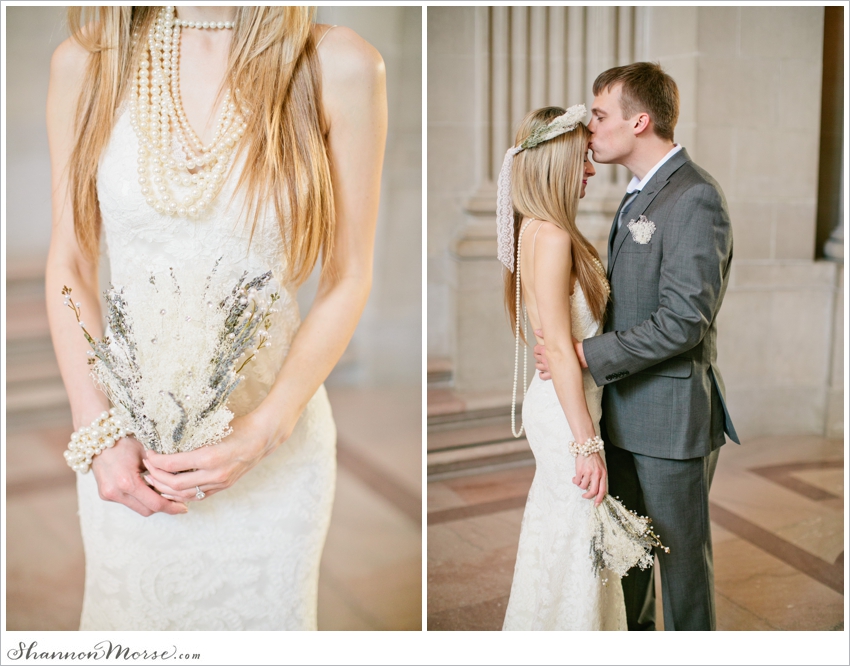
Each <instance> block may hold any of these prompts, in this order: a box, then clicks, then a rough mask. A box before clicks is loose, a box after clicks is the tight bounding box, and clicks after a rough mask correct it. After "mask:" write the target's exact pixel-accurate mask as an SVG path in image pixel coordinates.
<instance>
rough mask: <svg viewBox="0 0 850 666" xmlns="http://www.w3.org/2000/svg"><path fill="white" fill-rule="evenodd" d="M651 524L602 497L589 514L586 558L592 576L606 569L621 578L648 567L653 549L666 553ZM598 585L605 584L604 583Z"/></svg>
mask: <svg viewBox="0 0 850 666" xmlns="http://www.w3.org/2000/svg"><path fill="white" fill-rule="evenodd" d="M651 523H652V521H651V520H650V519H649V518H647V517H646V516H639V515H638V514H636V513H635V512H634V511H630V510H629V509H627V508H626V507H625V506H624V505H623V503H622V502H620V500H619V498H616V497H611V495H606V496H605V499H604V500H602V503H601V504H599V506H596V507H594V512H593V534H592V536H591V539H590V558H591V561H592V562H593V572H594V574H596V576H597V577H601V574H602V570H603V569H608V570H609V571H611V572H613V573H615V574H616V575H618V576H620V577H622V576H625V575H627V572H628V570H629V569H631V568H632V567H635V566H637V567H640V568H641V569H646V568H648V567H651V566H652V562H653V554H652V550H653V548H660V549H661V550H663V551H664V552H666V553H669V552H670V549H669V548H667V547H666V546H665V545H664V544H662V543H661V539H660V538H659V537H658V535H657V534H655V532H653V531H652V529H651V527H650V525H651ZM602 582H603V584H605V583H607V579H603V581H602Z"/></svg>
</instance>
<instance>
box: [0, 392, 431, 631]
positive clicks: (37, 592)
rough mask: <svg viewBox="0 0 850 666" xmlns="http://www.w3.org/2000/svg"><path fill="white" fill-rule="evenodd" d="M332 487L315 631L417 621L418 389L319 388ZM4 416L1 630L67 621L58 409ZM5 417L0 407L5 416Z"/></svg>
mask: <svg viewBox="0 0 850 666" xmlns="http://www.w3.org/2000/svg"><path fill="white" fill-rule="evenodd" d="M329 393H330V396H331V403H332V405H333V409H334V415H335V418H336V421H337V426H338V430H339V444H338V462H339V472H338V486H337V492H336V500H335V504H334V513H333V518H332V521H331V527H330V532H329V535H328V540H327V544H326V547H325V551H324V556H323V559H322V568H321V576H320V585H319V628H320V629H329V630H370V629H371V630H419V629H421V626H422V621H421V615H422V591H421V587H422V543H421V541H422V539H421V537H422V528H421V523H422V510H421V485H422V482H421V469H422V454H421V440H422V435H421V388H420V387H419V386H413V387H392V388H382V389H355V388H344V387H336V388H329ZM61 414H62V413H61V410H59V411H55V410H54V413H53V415H52V416H51V418H50V419H42V418H38V417H37V416H34V417H32V418H29V419H27V418H23V417H20V416H18V417H16V418H15V419H14V424H11V425H10V423H9V422H8V421H7V423H6V426H7V428H6V465H5V473H6V482H7V486H6V544H7V547H6V557H5V563H6V618H5V620H6V629H7V630H41V631H45V630H47V631H50V630H74V629H76V628H77V626H78V623H79V616H80V608H81V605H82V591H83V570H84V569H83V552H82V542H81V539H80V531H79V524H78V522H77V516H76V511H77V506H76V504H77V500H76V491H75V487H74V474H73V473H72V472H71V471H70V470H69V469H68V468H67V466H66V465H65V461H64V459H63V458H62V451H63V450H64V449H65V447H66V445H67V441H68V436H69V435H70V432H71V427H70V423H69V421H68V419H67V416H65V417H64V418H63V417H62V415H61ZM7 416H8V415H7Z"/></svg>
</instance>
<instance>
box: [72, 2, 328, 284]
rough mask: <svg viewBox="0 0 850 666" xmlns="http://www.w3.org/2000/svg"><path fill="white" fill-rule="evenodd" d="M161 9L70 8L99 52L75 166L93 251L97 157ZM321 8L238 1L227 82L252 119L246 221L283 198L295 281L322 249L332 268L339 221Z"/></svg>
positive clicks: (278, 209)
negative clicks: (315, 29) (318, 40)
mask: <svg viewBox="0 0 850 666" xmlns="http://www.w3.org/2000/svg"><path fill="white" fill-rule="evenodd" d="M159 11H160V8H159V7H126V6H125V7H114V6H113V7H71V8H69V10H68V24H69V28H70V31H71V36H72V37H73V38H74V39H75V40H76V41H77V42H79V43H80V44H81V45H82V46H83V47H84V48H85V49H86V50H88V51H89V53H90V56H89V59H88V66H87V71H86V76H85V83H84V87H83V90H82V93H81V94H80V99H79V102H78V105H77V113H76V132H77V139H76V143H75V146H74V150H73V153H72V155H71V159H70V165H69V178H70V190H71V201H72V208H73V213H74V230H75V233H76V237H77V241H78V242H79V244H80V247H81V248H82V250H83V252H84V253H85V254H86V255H87V256H88V257H89V258H95V257H96V256H97V253H98V246H99V238H100V227H101V217H100V207H99V205H98V198H97V168H98V162H99V160H100V157H101V154H102V152H103V150H104V149H105V147H106V144H107V142H108V141H109V136H110V134H111V133H112V127H113V125H114V123H115V120H116V115H117V110H118V107H119V105H120V103H121V102H122V100H123V98H124V96H125V95H126V94H127V91H128V89H129V86H130V84H131V82H132V80H133V75H134V71H135V67H136V66H137V63H138V58H139V54H140V53H141V49H142V48H144V47H145V40H144V39H137V38H136V37H137V36H139V35H141V36H144V35H146V34H147V32H148V28H149V26H150V25H151V23H152V22H153V21H155V20H156V18H157V15H158V13H159ZM314 14H315V10H314V9H313V8H309V7H238V8H237V10H236V19H235V27H234V34H233V39H232V41H231V46H230V54H229V57H228V68H227V69H228V73H227V76H226V80H225V81H224V84H223V85H224V86H227V87H229V88H230V90H231V91H232V96H233V99H234V101H235V102H236V104H237V105H238V107H239V108H240V109H242V111H243V116H244V117H245V119H246V121H247V124H248V126H247V128H246V130H245V135H244V136H243V138H242V141H241V143H240V145H239V151H240V152H241V151H247V155H248V157H249V159H247V160H246V161H245V168H244V170H243V171H242V173H241V175H240V177H239V180H238V182H237V190H241V189H243V188H244V190H245V192H246V195H247V196H246V198H245V201H246V208H245V211H244V212H245V215H246V219H247V220H250V221H251V223H252V230H253V229H255V228H256V224H257V222H258V220H259V219H260V216H261V215H262V212H263V209H264V207H265V206H266V205H268V203H271V204H272V205H273V206H274V211H275V213H276V215H277V218H278V220H279V221H280V225H281V234H282V235H283V236H284V238H285V239H286V242H285V243H284V247H285V253H286V260H287V262H288V265H289V268H290V277H291V279H292V280H293V281H294V282H295V283H296V284H299V283H301V282H303V281H304V280H306V279H307V277H308V276H309V275H310V272H311V271H312V269H313V266H314V265H315V264H316V261H317V260H318V258H319V256H320V254H322V255H323V256H324V261H323V265H324V268H323V270H325V269H327V267H328V266H329V262H328V258H329V256H330V253H331V251H332V247H333V238H334V227H335V212H334V202H333V186H332V182H331V166H330V159H329V156H328V145H327V134H328V128H327V127H326V123H325V119H324V115H323V113H322V104H321V73H320V69H319V60H318V55H317V53H316V44H315V41H314V39H313V33H312V25H313V16H314ZM237 90H239V91H240V92H239V93H237V92H236V91H237ZM252 233H253V232H252Z"/></svg>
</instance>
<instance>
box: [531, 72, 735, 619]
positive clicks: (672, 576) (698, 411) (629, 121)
mask: <svg viewBox="0 0 850 666" xmlns="http://www.w3.org/2000/svg"><path fill="white" fill-rule="evenodd" d="M593 94H594V95H595V98H594V100H593V108H592V109H591V115H592V118H591V121H590V123H589V124H588V129H590V131H591V132H592V133H593V135H592V137H591V140H590V148H591V150H592V151H593V159H594V160H595V161H596V162H601V163H603V164H622V165H623V166H625V167H626V168H628V169H629V171H631V172H632V174H633V175H634V177H633V178H632V181H631V183H630V184H629V186H628V188H627V190H626V195H625V196H624V197H623V201H622V202H621V204H620V208H619V209H618V211H617V215H616V217H615V218H614V222H613V224H612V226H611V233H610V236H609V238H608V279H609V281H610V283H611V301H610V303H609V306H608V312H607V321H606V322H605V329H604V331H605V332H604V333H603V334H602V335H600V336H598V337H594V338H588V339H586V340H585V341H584V342H583V343H577V344H576V351H577V353H578V356H579V360H580V362H581V363H582V366H583V367H586V368H589V370H590V373H591V375H592V376H593V379H594V380H595V381H596V384H597V385H599V386H605V391H604V393H603V398H602V410H603V411H602V424H601V428H602V437H603V439H604V440H605V443H606V446H605V454H606V458H607V461H608V474H609V491H610V493H611V494H612V495H614V496H618V497H619V498H620V499H621V500H622V501H623V502H624V503H625V504H626V506H627V507H628V508H630V509H632V510H635V511H637V512H638V513H639V514H641V515H649V516H650V517H651V518H652V520H653V523H654V531H655V532H656V533H657V534H658V535H659V536H660V537H661V539H662V541H663V542H664V545H665V546H668V547H669V548H670V552H669V553H663V552H662V553H659V564H660V566H661V586H662V601H663V605H664V628H665V629H666V630H699V629H702V630H708V629H714V628H715V610H714V571H713V561H712V549H711V529H710V524H709V515H708V490H709V487H710V486H711V480H712V477H713V475H714V469H715V466H716V464H717V456H718V453H719V449H720V447H721V446H722V445H723V444H724V443H725V441H726V440H725V436H724V432H725V433H727V434H728V435H729V437H730V439H732V440H733V441H735V442H737V443H740V442H738V437H737V434H736V433H735V429H734V427H733V425H732V421H731V419H730V418H729V413H728V411H727V410H726V405H725V398H724V393H725V390H724V387H723V380H722V378H721V376H720V372H719V370H718V368H717V363H716V359H717V313H718V311H719V309H720V304H721V303H722V302H723V295H724V293H725V292H726V285H727V282H728V279H729V266H730V263H731V259H732V229H731V227H730V222H729V211H728V210H727V207H726V200H725V199H724V197H723V193H722V191H721V190H720V186H719V185H718V184H717V182H716V181H715V180H714V179H713V178H712V177H711V176H710V175H709V174H708V173H706V172H705V171H704V170H703V169H701V168H700V167H698V166H697V165H696V164H694V163H693V162H692V161H691V159H690V157H688V153H687V152H686V151H685V150H684V149H683V148H682V147H681V146H679V145H677V144H675V143H674V142H673V129H674V128H675V126H676V120H677V119H678V116H679V91H678V88H677V86H676V82H675V81H673V79H672V78H671V77H670V76H669V75H668V74H666V73H665V72H664V71H663V70H662V69H661V67H660V66H658V65H656V64H653V63H646V62H638V63H633V64H631V65H627V66H624V67H614V68H612V69H609V70H607V71H605V72H603V73H602V74H600V75H599V76H598V77H597V78H596V81H595V82H594V84H593ZM535 352H536V356H537V358H538V366H537V367H538V369H540V370H542V371H543V372H544V373H545V372H546V370H547V368H546V364H545V357H544V354H543V347H538V348H537V349H535ZM543 376H544V378H545V377H546V375H545V374H543ZM622 584H623V592H624V595H625V600H626V614H627V618H628V624H629V629H630V630H653V629H655V587H654V573H653V570H652V569H649V570H648V571H640V570H638V569H635V570H632V571H631V572H629V575H628V576H627V577H625V578H623V579H622Z"/></svg>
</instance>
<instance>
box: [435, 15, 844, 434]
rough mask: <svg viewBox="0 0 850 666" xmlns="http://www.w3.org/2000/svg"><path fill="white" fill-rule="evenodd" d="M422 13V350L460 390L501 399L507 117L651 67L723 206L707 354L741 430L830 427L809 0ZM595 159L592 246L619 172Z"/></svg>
mask: <svg viewBox="0 0 850 666" xmlns="http://www.w3.org/2000/svg"><path fill="white" fill-rule="evenodd" d="M428 21H429V30H428V40H429V50H428V60H429V76H428V104H429V116H428V119H429V120H428V122H429V131H428V202H429V206H428V269H429V271H428V296H429V304H428V353H429V357H432V358H447V359H449V360H450V362H451V364H452V367H453V372H454V386H455V389H456V390H458V391H460V392H466V393H470V392H471V393H477V394H483V393H488V392H489V393H490V394H492V396H493V401H494V402H499V401H502V402H507V401H509V399H510V396H509V391H510V387H511V380H512V373H513V340H512V331H511V329H510V327H509V324H508V321H507V318H506V316H505V314H504V308H503V305H502V279H501V271H500V266H499V264H498V262H497V261H496V259H495V215H494V210H495V185H494V177H495V174H497V172H498V168H499V166H500V165H501V161H502V158H503V156H504V151H505V150H506V148H507V147H508V146H510V145H511V144H512V143H513V141H512V139H513V132H514V129H515V127H516V125H517V122H518V121H519V119H520V118H521V117H522V116H523V115H524V114H525V113H526V112H527V111H528V110H531V109H533V108H537V107H539V106H542V105H547V104H557V105H559V106H567V105H570V104H575V103H578V102H584V103H585V104H587V106H588V107H590V103H591V102H592V99H593V97H592V94H591V89H590V88H591V85H592V82H593V79H594V78H595V76H596V75H597V74H598V73H599V72H601V71H603V70H604V69H606V68H607V67H610V66H612V65H615V64H620V63H625V62H630V61H635V60H654V61H658V62H660V63H661V65H662V66H663V67H664V68H665V69H666V71H668V72H669V73H670V74H671V75H672V76H673V77H674V78H675V79H676V81H677V83H678V85H679V90H680V96H681V111H680V119H679V124H678V126H677V128H676V141H677V142H679V143H681V144H683V145H684V146H685V147H686V148H687V149H688V152H689V153H690V155H691V157H692V158H693V159H694V160H695V161H696V162H697V163H699V164H700V165H701V166H703V167H704V168H706V169H707V170H708V171H709V172H710V173H712V175H714V177H715V178H717V180H718V181H719V182H720V184H721V186H722V188H723V190H724V192H725V195H726V198H727V201H728V203H729V207H730V211H731V214H732V222H733V229H734V239H735V240H734V242H735V246H734V247H735V249H734V260H733V273H732V277H731V281H730V286H729V290H728V292H727V296H726V300H725V302H724V305H723V309H722V310H721V313H720V318H719V326H720V336H719V337H720V342H719V345H720V346H719V358H718V361H719V365H720V368H721V370H722V371H723V372H724V375H725V379H726V386H727V389H728V392H729V403H730V410H731V412H732V416H733V418H734V419H735V422H736V426H737V427H738V431H739V433H742V434H743V435H744V436H754V435H759V434H769V433H777V432H784V433H788V432H800V433H823V432H826V431H828V432H830V433H831V434H835V432H836V427H837V428H838V429H839V431H840V429H841V428H842V420H841V419H840V418H838V416H837V415H840V414H839V412H837V411H836V409H837V408H836V405H837V404H838V403H837V401H838V400H839V399H841V400H843V390H841V389H840V387H839V385H840V384H841V377H836V375H837V374H838V375H841V374H842V373H840V372H839V371H838V370H837V368H839V367H841V358H842V357H841V355H840V354H839V355H838V357H836V352H835V349H840V344H838V342H839V341H840V339H841V338H842V336H843V321H842V319H841V313H840V307H839V305H840V302H841V297H842V294H843V289H842V285H843V270H841V265H840V264H837V263H835V262H823V261H815V260H814V257H815V213H816V208H817V163H818V149H819V138H820V128H819V125H820V98H821V94H820V93H821V67H822V58H823V53H822V43H823V42H822V40H823V8H822V7H636V8H629V7H557V8H556V7H490V8H488V7H477V8H449V7H431V8H429V10H428ZM601 166H602V168H600V169H599V175H598V176H597V177H596V178H594V179H593V180H592V181H591V182H590V184H589V186H588V195H587V197H586V198H585V199H584V200H582V203H581V206H580V218H579V225H580V227H581V228H582V231H583V232H584V233H585V234H586V235H587V236H588V237H589V238H591V239H592V240H593V241H594V242H596V243H597V247H599V248H600V249H601V250H602V254H603V256H604V240H605V238H606V237H607V232H608V228H609V225H610V223H611V219H612V217H613V213H614V212H615V210H616V207H617V204H618V203H619V201H620V198H621V197H622V195H623V192H624V190H625V186H626V183H627V182H628V178H629V174H627V173H626V172H625V170H624V169H622V168H620V167H616V168H615V167H606V166H604V165H601ZM836 345H837V346H836Z"/></svg>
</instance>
